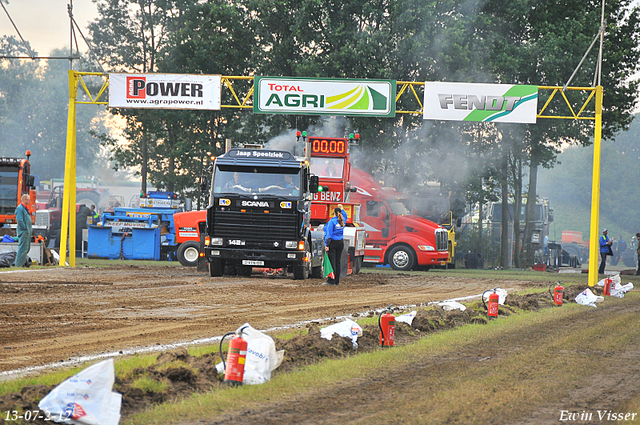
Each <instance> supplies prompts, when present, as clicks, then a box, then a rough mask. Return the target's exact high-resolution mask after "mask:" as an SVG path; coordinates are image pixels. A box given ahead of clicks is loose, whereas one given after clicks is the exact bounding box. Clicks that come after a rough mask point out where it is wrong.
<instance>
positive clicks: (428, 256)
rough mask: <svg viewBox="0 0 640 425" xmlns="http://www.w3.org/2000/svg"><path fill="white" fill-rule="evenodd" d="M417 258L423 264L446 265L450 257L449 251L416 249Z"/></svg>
mask: <svg viewBox="0 0 640 425" xmlns="http://www.w3.org/2000/svg"><path fill="white" fill-rule="evenodd" d="M416 259H417V260H418V264H419V265H421V266H438V265H440V266H444V265H445V264H446V263H447V260H448V259H449V251H420V250H416Z"/></svg>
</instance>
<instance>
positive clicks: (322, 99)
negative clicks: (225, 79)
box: [253, 77, 396, 117]
mask: <svg viewBox="0 0 640 425" xmlns="http://www.w3.org/2000/svg"><path fill="white" fill-rule="evenodd" d="M253 86H254V90H255V91H254V94H253V112H254V113H258V114H298V115H301V114H304V115H352V116H367V117H394V116H395V115H396V82H395V80H355V79H333V78H290V77H255V78H254V83H253Z"/></svg>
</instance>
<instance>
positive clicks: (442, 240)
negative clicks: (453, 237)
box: [436, 229, 449, 251]
mask: <svg viewBox="0 0 640 425" xmlns="http://www.w3.org/2000/svg"><path fill="white" fill-rule="evenodd" d="M448 249H449V233H448V232H447V231H446V230H445V229H437V230H436V251H447V250H448Z"/></svg>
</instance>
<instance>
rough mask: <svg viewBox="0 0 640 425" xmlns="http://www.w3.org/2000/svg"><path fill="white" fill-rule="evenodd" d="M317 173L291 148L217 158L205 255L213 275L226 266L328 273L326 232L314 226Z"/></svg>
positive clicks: (302, 275)
mask: <svg viewBox="0 0 640 425" xmlns="http://www.w3.org/2000/svg"><path fill="white" fill-rule="evenodd" d="M317 191H318V178H317V177H315V176H311V174H310V168H309V160H308V159H305V158H297V157H295V156H294V155H293V154H292V153H291V152H289V151H280V150H264V149H231V150H229V151H228V152H227V153H226V154H224V155H222V156H220V157H218V158H217V159H216V160H215V164H214V167H213V177H212V181H211V193H210V201H209V207H208V209H207V230H206V232H207V235H206V239H205V244H206V247H205V256H206V258H207V262H208V264H209V272H210V275H211V276H222V275H223V274H224V272H225V266H233V268H235V270H236V271H237V273H238V274H239V275H245V276H247V275H250V274H251V272H252V268H253V267H261V268H285V269H287V270H288V271H290V272H292V273H293V276H294V278H295V279H307V278H308V277H309V276H310V275H311V276H313V277H318V278H322V277H323V266H322V260H323V258H324V237H323V234H322V232H318V231H314V230H312V228H311V224H310V219H311V201H312V199H313V193H316V192H317Z"/></svg>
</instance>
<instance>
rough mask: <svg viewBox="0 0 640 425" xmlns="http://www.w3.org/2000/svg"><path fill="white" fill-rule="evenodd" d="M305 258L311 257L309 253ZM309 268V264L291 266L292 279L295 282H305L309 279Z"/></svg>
mask: <svg viewBox="0 0 640 425" xmlns="http://www.w3.org/2000/svg"><path fill="white" fill-rule="evenodd" d="M305 256H306V257H311V253H307V254H306V255H305ZM310 266H311V262H308V263H305V262H302V264H296V265H294V266H293V278H294V279H296V280H306V279H309V267H310Z"/></svg>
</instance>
